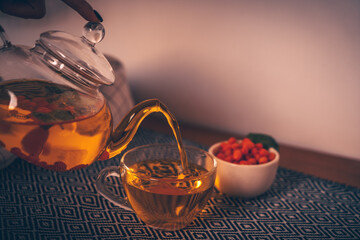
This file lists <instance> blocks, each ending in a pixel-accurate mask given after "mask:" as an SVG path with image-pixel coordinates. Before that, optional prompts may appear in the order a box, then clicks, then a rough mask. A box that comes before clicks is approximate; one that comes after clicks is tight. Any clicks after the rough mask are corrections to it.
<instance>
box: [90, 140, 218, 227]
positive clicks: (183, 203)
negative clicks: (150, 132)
mask: <svg viewBox="0 0 360 240" xmlns="http://www.w3.org/2000/svg"><path fill="white" fill-rule="evenodd" d="M185 151H186V154H187V158H188V167H187V169H183V167H182V164H181V161H180V157H179V149H178V147H177V146H176V145H171V144H153V145H145V146H140V147H137V148H134V149H131V150H130V151H128V152H126V153H125V154H124V156H123V157H122V159H121V164H120V167H107V168H105V169H104V170H102V171H101V173H100V174H99V177H98V179H97V182H96V186H97V189H98V191H99V192H100V194H102V195H103V196H104V197H105V198H107V199H108V200H110V201H111V202H113V203H114V204H116V205H118V206H120V207H123V208H125V209H128V210H133V211H134V212H135V213H136V214H137V215H138V217H139V218H140V219H141V220H142V221H143V222H144V223H146V224H147V225H149V226H151V227H153V228H159V229H166V230H177V229H181V228H184V227H186V226H187V225H188V224H190V223H191V222H192V221H193V219H194V218H195V216H196V215H197V214H198V213H199V212H201V211H202V209H203V208H204V207H205V205H206V204H207V201H208V199H209V198H210V196H211V195H212V193H213V189H214V182H215V176H216V161H215V160H214V159H213V158H212V157H211V156H210V155H209V154H208V153H207V152H206V151H204V150H201V149H199V148H196V147H185ZM109 176H117V177H120V178H121V182H122V185H123V187H124V190H125V193H126V195H127V198H122V197H121V196H117V195H115V194H114V193H113V191H109V189H108V188H107V187H106V185H107V184H108V183H107V181H106V179H107V178H108V177H109Z"/></svg>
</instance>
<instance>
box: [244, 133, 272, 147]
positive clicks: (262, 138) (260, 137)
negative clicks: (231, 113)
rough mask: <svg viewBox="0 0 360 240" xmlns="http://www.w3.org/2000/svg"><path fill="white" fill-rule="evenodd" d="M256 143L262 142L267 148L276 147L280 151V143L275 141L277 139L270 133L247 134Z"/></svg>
mask: <svg viewBox="0 0 360 240" xmlns="http://www.w3.org/2000/svg"><path fill="white" fill-rule="evenodd" d="M246 137H247V138H249V139H250V140H251V141H253V142H254V143H262V145H263V147H264V148H265V149H269V148H271V147H272V148H275V149H276V150H277V151H279V144H278V143H277V142H276V141H275V139H274V138H273V137H271V136H269V135H266V134H261V133H249V134H248V135H246Z"/></svg>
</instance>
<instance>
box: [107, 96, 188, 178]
mask: <svg viewBox="0 0 360 240" xmlns="http://www.w3.org/2000/svg"><path fill="white" fill-rule="evenodd" d="M155 112H160V113H162V114H163V115H164V116H165V118H166V120H167V122H168V124H169V126H170V127H171V129H172V132H173V134H174V136H175V139H176V142H177V146H178V148H179V154H180V160H181V166H182V168H183V173H188V160H187V156H186V152H185V149H184V146H183V142H182V138H181V134H180V128H179V124H178V122H177V120H176V118H175V117H174V115H173V114H172V113H171V112H170V111H169V109H168V108H167V106H166V105H165V104H163V103H162V102H161V101H159V100H158V99H150V100H145V101H143V102H141V103H139V104H138V105H136V106H135V107H134V108H133V109H132V110H131V111H130V112H129V113H128V114H127V115H126V116H125V117H124V118H123V120H122V121H121V122H120V123H119V125H118V126H117V127H116V129H115V130H114V132H113V135H112V138H111V142H110V144H109V145H108V147H107V149H106V150H107V152H108V153H109V157H110V158H111V157H114V156H116V155H117V154H119V153H121V152H122V151H123V150H124V149H125V148H126V147H127V146H128V144H129V143H130V141H131V140H132V139H133V137H134V136H135V134H136V131H137V129H138V128H139V126H140V124H141V122H142V121H143V120H144V119H145V118H146V117H147V116H148V115H149V114H151V113H155Z"/></svg>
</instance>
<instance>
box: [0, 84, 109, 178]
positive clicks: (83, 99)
mask: <svg viewBox="0 0 360 240" xmlns="http://www.w3.org/2000/svg"><path fill="white" fill-rule="evenodd" d="M101 98H102V95H99V96H97V97H96V98H94V96H89V95H86V94H84V93H82V92H78V91H76V90H74V89H72V88H69V87H66V86H62V85H59V84H54V83H52V82H47V81H42V80H35V79H31V80H29V79H27V80H13V81H6V82H2V83H0V144H1V145H2V146H3V147H5V148H6V149H7V150H8V151H10V152H12V153H13V154H15V155H17V156H19V157H21V158H22V159H25V160H27V161H28V162H30V163H32V164H35V165H38V166H41V167H44V168H47V169H51V170H57V171H65V170H71V169H78V168H81V167H84V166H87V165H89V164H91V163H92V162H93V161H94V159H96V158H97V157H98V155H99V153H101V152H102V151H103V150H104V148H105V147H106V144H107V139H108V138H109V136H110V131H111V129H112V122H111V113H110V110H109V108H108V107H107V105H106V104H105V100H104V99H102V101H99V99H100V100H101Z"/></svg>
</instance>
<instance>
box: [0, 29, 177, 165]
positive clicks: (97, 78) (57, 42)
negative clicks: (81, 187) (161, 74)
mask: <svg viewBox="0 0 360 240" xmlns="http://www.w3.org/2000/svg"><path fill="white" fill-rule="evenodd" d="M104 34H105V31H104V28H103V26H102V25H101V24H100V23H91V22H89V23H87V24H86V25H85V26H84V31H83V36H82V37H76V36H73V35H71V34H68V33H65V32H61V31H48V32H44V33H42V34H41V35H40V38H39V40H37V41H36V43H35V46H34V47H32V48H30V47H26V46H16V45H13V44H12V43H11V42H10V41H9V40H8V38H7V36H6V34H5V31H4V29H3V28H2V27H1V25H0V38H1V40H2V42H3V46H2V47H1V48H0V63H1V64H0V146H1V147H3V148H5V149H6V150H7V151H9V152H11V153H13V154H14V155H16V156H18V157H20V158H22V159H24V160H26V161H28V162H30V163H32V164H35V165H37V166H40V167H43V168H46V169H50V170H55V171H68V170H76V169H80V168H83V167H86V166H88V165H90V164H91V163H93V162H94V161H96V160H105V159H108V158H111V157H113V156H115V155H117V154H119V153H120V152H121V151H123V150H124V149H125V148H126V147H127V145H128V144H129V142H130V141H131V139H132V138H133V136H134V135H135V133H136V131H137V129H138V127H139V125H140V123H141V121H142V120H143V119H144V118H145V117H146V116H147V115H149V114H150V113H152V112H162V113H166V114H165V116H166V117H167V119H168V121H172V119H174V118H173V116H172V115H171V113H170V112H169V111H168V110H167V108H166V106H165V105H164V104H162V103H161V102H160V101H159V100H157V99H150V100H146V101H143V102H141V103H139V104H138V105H136V106H135V107H134V108H133V109H132V110H130V112H129V113H128V114H127V115H126V116H125V117H124V118H123V120H122V121H121V122H120V123H119V125H118V126H117V127H116V128H115V130H113V126H112V116H111V112H110V109H109V107H108V104H107V102H106V99H105V97H104V96H103V95H102V93H101V92H100V91H99V87H100V86H101V85H104V84H105V85H111V84H112V83H113V82H114V80H115V77H114V73H113V70H112V68H111V65H110V64H109V62H108V61H107V59H106V58H105V57H104V55H103V54H102V53H100V52H99V51H98V50H97V49H96V48H95V45H96V44H97V43H99V42H100V41H101V40H102V39H103V37H104ZM172 122H173V121H172ZM169 123H170V122H169ZM175 127H176V128H178V126H175Z"/></svg>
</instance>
